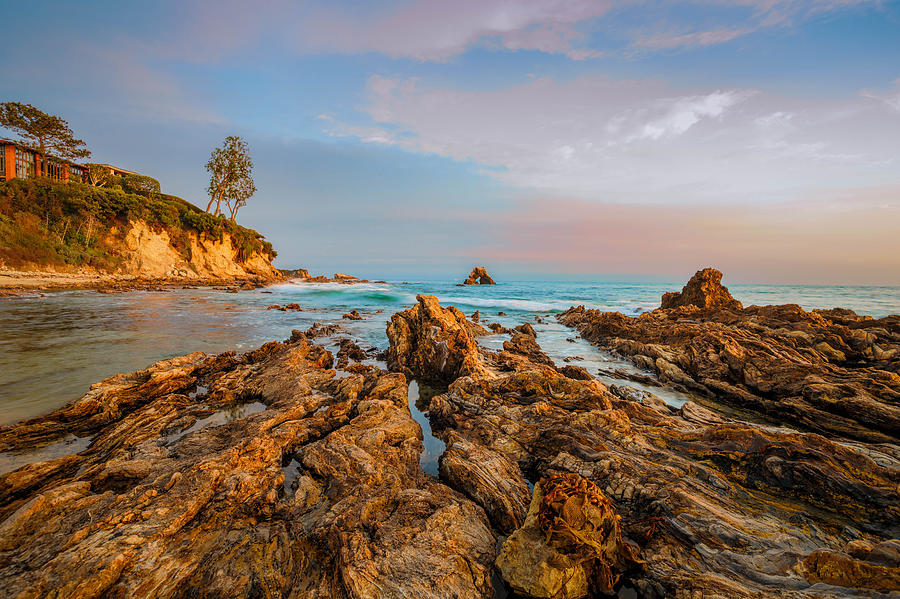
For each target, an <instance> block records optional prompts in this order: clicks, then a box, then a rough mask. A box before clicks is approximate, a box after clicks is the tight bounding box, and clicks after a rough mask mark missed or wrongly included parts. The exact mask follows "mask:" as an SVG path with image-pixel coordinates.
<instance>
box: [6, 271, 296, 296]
mask: <svg viewBox="0 0 900 599" xmlns="http://www.w3.org/2000/svg"><path fill="white" fill-rule="evenodd" d="M280 280H281V278H280V277H275V276H261V275H248V276H240V277H230V276H228V277H212V278H210V277H199V278H186V277H180V276H178V277H147V276H141V275H120V274H102V273H87V272H74V273H66V272H40V271H10V270H0V297H16V296H23V295H25V296H28V295H35V294H38V293H40V292H42V291H59V290H65V289H91V290H96V291H101V292H109V293H116V292H124V291H153V290H160V289H171V288H180V287H185V286H190V287H217V286H218V287H228V288H232V289H256V288H259V287H263V286H265V285H269V284H271V283H273V282H277V281H280Z"/></svg>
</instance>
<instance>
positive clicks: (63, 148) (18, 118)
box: [0, 102, 91, 177]
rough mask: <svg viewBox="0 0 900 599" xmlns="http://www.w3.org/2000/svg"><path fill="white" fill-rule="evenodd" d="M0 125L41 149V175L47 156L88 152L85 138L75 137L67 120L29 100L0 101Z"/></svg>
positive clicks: (78, 155)
mask: <svg viewBox="0 0 900 599" xmlns="http://www.w3.org/2000/svg"><path fill="white" fill-rule="evenodd" d="M0 126H3V127H6V128H7V129H10V130H11V131H15V132H16V133H18V134H19V135H21V136H22V137H23V138H24V140H25V142H26V143H28V144H29V145H32V146H34V147H36V148H37V150H38V151H39V152H40V153H41V157H42V160H41V172H40V173H38V174H39V175H40V176H42V177H43V176H45V175H46V174H47V157H48V156H57V157H59V158H65V159H75V158H87V157H89V156H90V155H91V152H90V150H88V149H87V148H86V147H85V145H84V141H82V140H80V139H76V138H75V134H74V133H73V132H72V129H71V128H70V127H69V123H67V122H66V121H64V120H63V119H61V118H60V117H58V116H54V115H52V114H47V113H46V112H44V111H42V110H40V109H38V108H35V107H34V106H32V105H31V104H22V103H21V102H3V103H0Z"/></svg>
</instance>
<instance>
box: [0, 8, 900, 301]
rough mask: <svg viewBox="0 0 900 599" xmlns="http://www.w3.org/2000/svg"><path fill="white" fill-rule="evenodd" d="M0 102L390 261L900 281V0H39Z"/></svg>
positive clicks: (102, 150) (595, 273) (263, 225)
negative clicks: (226, 157)
mask: <svg viewBox="0 0 900 599" xmlns="http://www.w3.org/2000/svg"><path fill="white" fill-rule="evenodd" d="M5 14H7V15H9V14H14V15H15V16H13V17H12V21H13V22H12V23H11V25H12V27H7V28H5V35H4V37H3V38H2V39H0V51H2V55H3V56H4V57H5V58H4V61H5V67H4V70H3V76H2V78H0V99H2V100H17V101H24V102H29V103H31V104H34V105H36V106H38V107H41V108H43V109H44V110H46V111H48V112H51V113H54V114H59V115H61V116H63V117H64V118H66V119H68V121H69V123H70V124H71V126H72V127H73V129H74V130H75V132H76V133H77V134H78V135H79V136H80V137H82V138H84V139H85V140H86V141H87V142H88V144H89V146H90V148H91V149H92V150H93V151H94V157H93V160H95V161H98V162H111V163H114V164H118V165H120V166H122V167H124V168H128V169H133V170H138V171H141V172H144V173H147V174H149V175H152V176H155V177H157V178H158V179H159V180H160V181H161V183H162V185H163V188H164V190H166V191H168V192H170V193H174V194H176V195H180V196H182V197H184V198H186V199H188V200H190V201H193V202H194V203H196V204H201V205H205V204H204V202H205V199H204V193H205V188H206V183H207V174H206V172H205V171H204V169H203V165H204V164H205V162H206V159H207V157H208V155H209V152H210V151H211V149H212V148H213V147H214V146H215V145H216V144H218V143H220V142H221V140H222V139H223V138H224V137H225V136H226V135H232V134H235V135H241V136H243V137H245V138H246V139H247V141H248V142H249V144H250V147H251V151H252V154H253V158H254V162H255V179H256V183H257V187H258V190H259V191H258V192H257V194H256V196H254V197H253V198H252V199H251V201H250V203H249V204H248V206H247V207H246V208H245V209H244V211H243V212H242V213H241V215H240V217H239V220H240V221H241V222H242V223H243V224H246V225H247V226H252V227H254V228H256V229H258V230H259V231H261V232H263V233H264V234H265V235H266V236H267V237H268V238H269V239H270V240H271V241H272V242H273V243H274V244H275V246H276V248H277V249H278V251H279V259H278V264H279V265H280V266H282V267H297V266H304V267H308V268H310V269H311V270H313V271H315V272H334V271H342V272H355V273H358V274H361V275H363V276H368V277H373V278H377V277H390V278H413V277H432V278H433V277H458V276H460V274H464V273H465V271H467V270H468V269H469V268H470V267H471V265H473V264H485V265H487V266H488V267H489V270H491V271H492V272H495V273H497V274H498V276H499V277H500V278H525V277H529V278H543V277H547V276H567V277H573V276H575V277H578V276H583V277H584V278H590V279H617V278H622V277H624V276H626V275H627V276H628V277H629V278H632V279H633V278H647V279H659V278H665V279H671V280H677V279H681V278H684V277H686V276H688V275H690V274H691V273H692V272H693V271H694V270H696V269H697V268H698V267H701V266H706V265H715V266H717V267H719V268H721V269H722V270H723V271H725V272H726V275H727V277H728V280H731V281H744V282H799V283H875V284H900V241H898V235H897V231H898V230H900V2H868V1H864V0H792V1H783V2H779V1H777V0H766V1H757V0H741V1H738V2H728V1H724V0H706V1H704V0H697V1H695V2H667V1H656V2H653V1H642V2H638V1H634V2H588V1H577V0H569V1H557V0H552V1H524V0H520V1H518V2H510V1H505V2H504V1H497V0H480V1H472V0H460V1H458V2H454V3H447V2H442V1H437V0H408V1H404V2H396V1H390V2H388V1H380V2H367V3H362V2H328V3H325V2H292V1H287V0H283V1H274V2H262V3H258V4H257V5H254V6H253V7H250V5H248V4H246V3H245V2H233V1H231V0H227V1H224V2H216V3H211V2H197V1H190V0H189V1H184V2H157V3H152V4H150V5H144V6H140V7H138V6H136V5H135V6H134V8H130V7H128V6H127V5H125V6H123V5H122V4H121V3H113V2H83V3H80V4H79V9H78V10H77V11H76V10H71V7H70V6H69V5H68V4H66V3H61V2H43V3H40V4H38V5H34V6H33V7H31V6H30V7H29V9H28V11H23V10H17V11H14V12H10V11H9V10H7V11H5Z"/></svg>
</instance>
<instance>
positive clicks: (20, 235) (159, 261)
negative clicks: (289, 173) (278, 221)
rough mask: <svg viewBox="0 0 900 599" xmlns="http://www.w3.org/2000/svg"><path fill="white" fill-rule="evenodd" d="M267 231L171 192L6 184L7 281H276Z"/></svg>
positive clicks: (0, 255) (3, 240)
mask: <svg viewBox="0 0 900 599" xmlns="http://www.w3.org/2000/svg"><path fill="white" fill-rule="evenodd" d="M275 255H276V252H275V250H274V249H273V248H272V244H271V243H269V242H267V241H266V240H265V239H264V238H263V236H262V235H260V234H259V233H257V232H256V231H253V230H252V229H247V228H245V227H242V226H240V225H238V224H236V223H234V222H232V221H230V220H228V219H226V218H223V217H215V216H213V215H210V214H208V213H206V212H204V211H203V210H201V209H200V208H198V207H196V206H194V205H193V204H190V203H189V202H186V201H185V200H182V199H181V198H178V197H176V196H170V195H166V194H159V193H157V194H149V195H146V196H145V195H140V194H136V193H126V192H124V191H122V190H118V189H105V188H97V187H92V186H90V185H85V184H81V183H69V184H66V185H63V184H59V183H53V182H49V181H33V180H28V181H25V180H13V181H10V182H7V183H0V275H4V276H2V282H3V285H4V286H10V287H15V286H21V287H28V286H40V285H41V284H42V283H47V286H49V287H53V286H62V287H64V286H70V284H71V283H67V282H72V281H76V280H77V281H78V283H75V284H71V286H91V283H92V282H93V283H96V284H98V285H101V286H102V285H105V284H112V283H120V282H122V281H127V280H144V281H148V280H151V281H154V282H177V281H184V282H194V281H196V282H199V281H203V282H216V281H229V280H241V279H242V280H253V281H256V282H265V281H270V280H276V279H280V278H281V277H282V275H281V273H280V272H279V271H278V270H277V269H276V268H275V267H274V266H273V265H272V260H273V259H274V258H275Z"/></svg>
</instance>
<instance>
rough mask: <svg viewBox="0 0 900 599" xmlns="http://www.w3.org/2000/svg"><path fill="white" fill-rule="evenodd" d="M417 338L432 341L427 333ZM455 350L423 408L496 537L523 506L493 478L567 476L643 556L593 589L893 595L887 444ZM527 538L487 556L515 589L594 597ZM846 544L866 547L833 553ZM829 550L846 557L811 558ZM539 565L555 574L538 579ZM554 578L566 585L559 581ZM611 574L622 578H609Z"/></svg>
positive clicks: (543, 543) (573, 566) (658, 593)
mask: <svg viewBox="0 0 900 599" xmlns="http://www.w3.org/2000/svg"><path fill="white" fill-rule="evenodd" d="M679 311H684V312H685V313H686V314H687V313H690V314H691V315H693V317H694V318H696V317H697V314H699V313H700V312H701V311H700V309H698V308H695V307H691V308H679V309H676V310H670V311H660V312H661V313H667V312H668V313H673V312H679ZM723 313H726V312H723ZM842 318H845V319H851V320H852V317H850V316H848V315H843V316H842ZM637 320H639V319H637ZM875 328H876V330H877V328H878V327H875ZM420 341H421V343H422V344H430V343H437V344H439V343H440V342H441V340H440V338H439V337H437V336H435V337H427V336H422V337H421V338H420ZM538 347H539V346H538ZM398 349H399V347H395V348H394V350H395V351H396V350H398ZM512 349H515V348H512ZM432 351H434V349H432ZM416 352H417V353H422V352H424V353H428V351H427V350H425V349H424V348H422V347H417V348H416ZM465 355H466V356H467V357H468V358H471V360H472V361H473V362H474V363H473V364H471V367H470V368H469V369H468V370H467V372H466V374H465V375H463V376H459V377H458V378H456V379H455V380H454V381H452V382H451V383H450V385H449V387H448V389H447V392H446V393H442V394H439V395H436V396H434V397H432V399H431V402H430V405H429V418H430V421H431V426H432V430H433V432H434V434H435V435H436V436H438V437H439V438H441V439H443V440H445V441H446V442H447V443H448V447H450V448H451V449H452V448H453V447H454V446H456V447H462V445H461V443H462V442H465V443H467V444H468V445H466V446H465V451H460V452H455V451H454V452H453V453H452V455H453V469H454V470H455V471H457V472H462V473H464V474H463V475H458V476H456V477H455V478H451V477H450V476H446V477H445V480H447V482H448V483H449V484H450V485H451V486H453V487H454V488H455V489H456V490H458V491H460V492H462V493H464V494H465V495H466V496H468V497H470V498H472V499H474V500H475V501H476V502H477V503H478V504H479V505H481V506H482V507H484V508H485V511H486V512H487V513H488V517H489V518H490V521H491V524H492V525H493V526H494V527H495V528H496V529H497V530H498V531H499V530H500V528H501V526H504V527H508V521H504V519H503V518H504V515H505V514H508V513H510V512H509V510H507V509H506V508H505V507H504V506H505V504H504V502H508V501H509V500H510V497H509V496H510V493H515V498H514V499H515V501H516V502H517V503H519V504H521V502H522V501H527V496H523V495H522V491H521V487H518V486H510V485H509V484H507V485H506V486H504V485H503V484H502V482H503V479H507V481H508V483H513V482H514V481H516V480H518V479H519V476H523V477H525V478H527V479H529V480H533V481H540V480H543V479H547V478H549V477H553V476H554V475H558V474H568V475H572V476H574V475H577V476H578V477H583V478H584V479H586V480H587V481H590V483H592V485H595V486H596V488H598V489H600V490H602V493H603V495H604V496H605V497H606V498H607V499H608V500H609V502H610V507H611V508H612V510H613V511H614V512H615V513H616V514H618V516H620V518H621V519H620V520H619V525H620V530H621V534H622V540H623V541H624V543H625V544H627V545H623V546H624V547H631V548H632V549H634V550H635V551H637V552H639V555H640V559H641V560H644V564H643V566H640V564H637V563H634V564H632V566H633V567H632V566H626V565H625V564H624V562H623V564H622V566H619V565H616V566H615V567H612V566H610V574H611V578H609V579H607V585H610V584H611V585H612V589H613V591H614V592H620V591H621V590H622V589H625V591H624V592H626V594H627V593H630V592H632V591H631V590H629V589H634V590H635V591H636V592H638V593H639V595H638V596H640V597H647V598H659V599H661V598H662V597H675V598H676V599H682V598H684V599H689V598H693V597H729V598H731V597H737V598H754V599H756V598H762V597H772V596H777V597H789V598H798V599H799V598H812V597H877V596H879V595H878V593H880V592H889V591H885V590H883V589H889V588H890V586H891V585H892V584H893V583H892V582H891V581H892V578H891V572H889V571H884V570H879V569H877V568H876V566H879V567H882V568H888V569H889V568H893V567H896V563H895V562H891V563H885V562H884V561H883V560H885V559H888V560H889V559H891V556H892V555H893V554H892V553H891V551H892V549H891V548H892V547H894V546H895V545H893V544H892V543H895V541H894V539H897V538H898V537H900V526H898V522H900V496H898V492H897V489H898V488H900V449H898V448H897V446H896V445H895V444H893V443H887V442H885V443H877V444H875V443H865V442H853V443H848V442H840V443H839V442H836V441H833V440H829V439H826V438H825V437H823V436H820V435H817V434H811V433H802V432H794V431H790V430H786V429H777V428H773V427H770V426H763V425H759V424H753V423H749V422H741V421H736V420H730V419H727V418H724V417H722V416H720V415H717V414H715V413H713V412H711V411H710V410H706V409H704V408H702V407H701V406H698V405H696V404H694V403H693V402H689V403H688V404H685V406H684V407H682V408H681V409H680V410H678V411H675V410H672V409H670V408H669V407H668V406H664V405H660V402H659V401H652V399H653V398H642V399H641V402H640V403H639V402H637V401H634V400H632V399H631V397H632V396H633V395H634V394H632V393H626V392H624V391H623V390H621V389H619V390H618V391H619V393H618V395H614V394H612V393H610V392H609V391H608V389H607V388H606V387H605V386H604V385H603V384H602V383H600V382H599V381H597V380H596V379H582V378H571V377H567V376H565V375H564V374H562V373H560V372H559V370H557V369H556V368H554V367H552V366H550V365H548V364H545V363H543V362H542V361H540V360H538V361H534V360H533V359H532V357H531V356H532V352H531V351H526V352H518V351H509V350H503V351H501V352H499V353H497V352H492V351H488V350H486V349H482V348H478V347H477V346H476V347H475V350H474V352H472V351H467V352H466V354H465ZM572 374H575V373H572ZM495 455H502V456H504V457H505V458H506V460H505V461H504V464H505V466H504V467H503V468H502V470H499V472H502V474H492V473H491V472H488V471H487V470H488V469H487V468H485V469H484V470H485V472H481V471H479V469H478V466H479V460H482V459H484V458H483V457H482V456H495ZM448 459H449V456H448V457H447V458H445V461H446V460H448ZM491 459H494V458H493V457H491ZM467 462H469V463H467ZM513 465H515V466H516V467H517V468H518V474H517V473H516V468H514V467H513ZM444 470H445V472H449V469H448V468H445V469H444ZM517 488H518V490H516V489H517ZM511 489H512V490H511ZM563 505H564V503H563ZM560 509H562V508H560ZM527 528H528V519H527V518H526V523H525V524H524V525H523V527H520V528H519V529H517V530H516V532H514V533H513V534H512V535H511V536H510V541H509V542H508V543H507V546H505V547H504V549H503V550H502V552H501V555H500V556H498V564H500V565H502V567H501V570H502V571H503V573H504V576H505V577H506V578H507V579H508V580H517V582H516V588H517V589H519V592H520V593H528V594H531V595H533V596H550V595H549V594H550V593H551V592H553V589H557V591H556V592H559V590H558V586H556V587H555V586H554V583H553V582H552V581H553V580H556V581H557V582H558V581H560V580H565V581H569V582H568V583H566V584H571V585H573V586H572V588H569V589H568V590H566V591H565V592H567V593H569V594H570V595H572V596H577V595H578V594H579V593H580V592H581V590H582V589H584V588H585V586H586V585H595V586H594V587H592V588H597V589H598V590H599V588H600V587H599V586H596V585H597V582H596V580H594V578H593V576H594V575H593V573H594V572H595V570H594V569H593V568H590V572H588V571H586V570H585V569H584V568H582V571H583V575H584V578H583V580H584V581H585V582H584V583H581V582H580V580H582V579H581V574H579V573H578V567H577V565H578V564H579V563H582V562H577V560H570V563H569V564H567V563H566V562H565V561H564V560H561V559H560V558H558V557H557V556H558V555H560V554H561V553H564V552H561V551H560V550H559V548H557V547H554V546H553V543H552V539H548V538H547V535H546V534H539V531H536V530H534V529H533V527H532V528H531V530H532V533H531V534H532V535H533V536H532V537H531V538H530V539H523V537H524V536H525V532H520V531H524V530H525V529H527ZM551 537H552V535H551ZM855 541H864V542H865V543H866V544H867V547H870V549H867V550H866V551H867V553H865V554H863V553H861V550H859V549H857V550H854V552H852V553H849V554H848V553H846V552H847V551H850V549H848V548H847V547H848V545H849V544H850V543H852V542H855ZM510 543H513V544H512V545H510ZM601 545H602V543H601ZM854 547H855V546H854ZM875 548H878V549H877V551H876V550H875ZM625 551H630V550H629V549H627V548H626V549H625ZM823 552H824V553H823ZM832 554H834V555H839V556H840V557H841V559H843V560H849V561H844V562H841V561H839V560H836V559H832V560H831V561H830V562H829V561H828V560H827V559H824V558H822V557H821V556H823V555H832ZM840 554H843V555H840ZM529 556H531V557H529ZM535 556H537V557H535ZM529 560H530V561H529ZM853 560H857V561H859V562H860V563H859V564H857V563H856V562H855V561H853ZM878 560H882V561H881V562H879V561H878ZM626 561H630V560H626ZM551 562H552V565H553V568H554V572H555V573H554V572H550V571H549V570H548V569H547V568H548V566H547V565H546V564H550V563H551ZM574 562H577V563H574ZM605 563H609V562H605ZM829 563H830V564H838V565H837V566H835V567H832V566H829V565H828V564H829ZM841 563H843V564H845V565H840V564H841ZM526 564H528V565H526ZM541 564H544V565H541ZM510 568H512V569H515V570H518V572H519V574H518V575H514V574H512V573H511V570H510ZM560 570H561V571H563V572H565V573H566V575H565V576H558V574H559V571H560ZM834 572H837V573H838V575H835V573H834ZM616 576H621V578H620V580H619V581H618V582H611V581H614V580H615V577H616ZM529 577H530V578H529ZM829 585H831V586H829ZM547 589H550V590H549V591H548V590H547ZM879 589H882V590H879Z"/></svg>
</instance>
